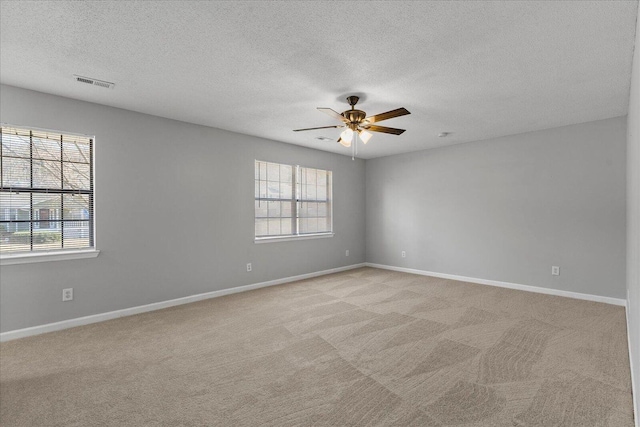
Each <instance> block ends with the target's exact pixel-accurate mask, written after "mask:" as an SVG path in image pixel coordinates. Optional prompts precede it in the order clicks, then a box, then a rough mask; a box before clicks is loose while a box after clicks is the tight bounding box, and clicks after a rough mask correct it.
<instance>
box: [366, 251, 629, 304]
mask: <svg viewBox="0 0 640 427" xmlns="http://www.w3.org/2000/svg"><path fill="white" fill-rule="evenodd" d="M365 265H366V266H367V267H374V268H382V269H385V270H393V271H401V272H404V273H412V274H419V275H421V276H431V277H439V278H441V279H451V280H458V281H461V282H470V283H478V284H481V285H489V286H498V287H501V288H508V289H517V290H519V291H527V292H536V293H539V294H548V295H556V296H560V297H568V298H576V299H582V300H587V301H595V302H603V303H606V304H613V305H621V306H623V307H626V306H627V301H626V300H624V299H622V298H611V297H603V296H599V295H591V294H581V293H579V292H570V291H561V290H559V289H551V288H541V287H539V286H530V285H520V284H517V283H509V282H500V281H498V280H487V279H478V278H475V277H465V276H457V275H455V274H445V273H435V272H433V271H425V270H416V269H413V268H405V267H395V266H392V265H383V264H374V263H371V262H366V263H365Z"/></svg>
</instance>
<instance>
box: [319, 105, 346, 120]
mask: <svg viewBox="0 0 640 427" xmlns="http://www.w3.org/2000/svg"><path fill="white" fill-rule="evenodd" d="M318 111H322V112H323V113H325V114H327V115H329V116H331V117H333V118H334V119H338V120H340V121H341V122H346V121H347V119H345V118H344V116H343V115H342V114H340V113H338V112H337V111H335V110H332V109H331V108H322V107H318Z"/></svg>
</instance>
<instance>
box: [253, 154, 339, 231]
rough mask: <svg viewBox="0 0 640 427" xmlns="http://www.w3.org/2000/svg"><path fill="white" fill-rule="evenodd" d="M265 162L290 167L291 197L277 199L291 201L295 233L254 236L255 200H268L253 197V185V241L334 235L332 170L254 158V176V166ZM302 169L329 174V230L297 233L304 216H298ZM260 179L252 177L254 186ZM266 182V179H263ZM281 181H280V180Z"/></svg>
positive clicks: (266, 199) (301, 200)
mask: <svg viewBox="0 0 640 427" xmlns="http://www.w3.org/2000/svg"><path fill="white" fill-rule="evenodd" d="M259 162H260V163H266V164H276V165H278V166H289V167H291V169H292V178H291V199H286V200H285V199H282V200H279V201H280V202H288V201H290V202H291V205H292V207H291V219H292V231H293V230H294V229H295V232H296V234H284V235H273V236H256V233H255V225H256V220H257V219H258V217H257V216H256V211H255V202H256V201H259V200H265V201H268V198H261V197H260V196H258V197H255V187H254V215H253V224H254V232H253V238H254V243H269V242H287V241H293V240H308V239H322V238H328V237H333V236H334V235H335V232H334V230H333V171H331V170H329V169H319V168H317V167H310V166H302V165H299V164H288V163H278V162H272V161H267V160H258V159H255V160H254V163H253V167H254V176H255V172H256V168H257V166H258V163H259ZM302 169H315V170H322V171H324V172H326V173H327V174H328V175H329V176H330V185H329V186H328V188H329V190H330V191H329V192H328V194H327V201H326V203H327V214H328V215H329V221H330V222H329V226H330V230H329V231H322V232H317V233H303V234H299V233H298V230H299V220H300V219H301V218H304V217H300V216H299V209H300V206H299V204H300V203H302V202H304V200H303V199H302V193H300V198H299V197H298V191H299V190H298V186H299V185H302V184H300V183H298V176H299V175H300V171H301V170H302ZM260 181H262V180H261V179H260V177H258V180H257V181H256V180H255V179H254V186H255V182H260ZM265 181H267V182H268V180H265ZM280 182H282V181H280Z"/></svg>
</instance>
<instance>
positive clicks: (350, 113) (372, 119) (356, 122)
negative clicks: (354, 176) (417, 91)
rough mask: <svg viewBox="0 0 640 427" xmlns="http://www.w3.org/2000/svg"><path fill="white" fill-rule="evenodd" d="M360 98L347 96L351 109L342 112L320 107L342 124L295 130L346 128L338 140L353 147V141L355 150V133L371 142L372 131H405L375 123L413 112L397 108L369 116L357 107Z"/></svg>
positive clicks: (394, 132)
mask: <svg viewBox="0 0 640 427" xmlns="http://www.w3.org/2000/svg"><path fill="white" fill-rule="evenodd" d="M359 99H360V98H359V97H357V96H355V95H353V96H349V97H347V102H348V103H349V105H350V106H351V110H346V111H343V112H342V114H340V113H338V112H337V111H334V110H332V109H331V108H321V107H318V110H320V111H322V112H323V113H325V114H328V115H329V116H331V117H333V118H335V119H338V120H339V121H341V122H342V124H341V125H335V126H321V127H316V128H306V129H294V132H300V131H305V130H316V129H331V128H346V129H345V130H344V131H342V133H341V134H340V138H339V139H338V142H339V143H340V144H342V145H343V146H345V147H351V144H352V142H353V143H354V144H353V145H354V150H355V146H356V142H357V140H355V139H356V136H355V135H357V136H359V137H360V140H361V141H362V142H363V143H365V144H366V143H367V142H369V139H371V137H372V136H373V134H372V133H371V132H382V133H390V134H392V135H400V134H402V133H403V132H404V131H405V130H404V129H396V128H390V127H386V126H378V125H375V124H374V123H378V122H381V121H383V120H388V119H393V118H394V117H400V116H404V115H406V114H411V113H410V112H409V111H408V110H407V109H406V108H397V109H395V110H391V111H387V112H386V113H381V114H376V115H375V116H369V117H367V113H365V112H364V111H362V110H356V108H355V106H356V104H357V103H358V100H359ZM369 131H371V132H369Z"/></svg>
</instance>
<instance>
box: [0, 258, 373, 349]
mask: <svg viewBox="0 0 640 427" xmlns="http://www.w3.org/2000/svg"><path fill="white" fill-rule="evenodd" d="M364 266H365V263H360V264H352V265H348V266H345V267H337V268H331V269H329V270H323V271H316V272H313V273H307V274H300V275H298V276H291V277H285V278H282V279H275V280H269V281H267V282H260V283H254V284H251V285H244V286H236V287H234V288H228V289H221V290H219V291H212V292H206V293H204V294H197V295H191V296H188V297H183V298H176V299H172V300H168V301H161V302H155V303H152V304H146V305H139V306H137V307H130V308H125V309H122V310H116V311H109V312H107V313H100V314H94V315H91V316H84V317H77V318H75V319H69V320H63V321H61V322H55V323H47V324H45V325H38V326H33V327H30V328H24V329H16V330H14V331H7V332H3V333H0V342H4V341H10V340H15V339H18V338H24V337H30V336H33V335H40V334H44V333H47V332H54V331H60V330H63V329H68V328H74V327H76V326H82V325H89V324H91V323H98V322H104V321H105V320H111V319H117V318H119V317H125V316H132V315H134V314H140V313H146V312H149V311H155V310H161V309H163V308H168V307H173V306H176V305H182V304H189V303H191V302H196V301H202V300H205V299H209V298H216V297H221V296H224V295H230V294H235V293H238V292H246V291H250V290H252V289H258V288H265V287H267V286H275V285H281V284H283V283H289V282H295V281H298V280H304V279H310V278H312V277H317V276H323V275H325V274H331V273H338V272H340V271H346V270H352V269H354V268H359V267H364Z"/></svg>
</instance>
